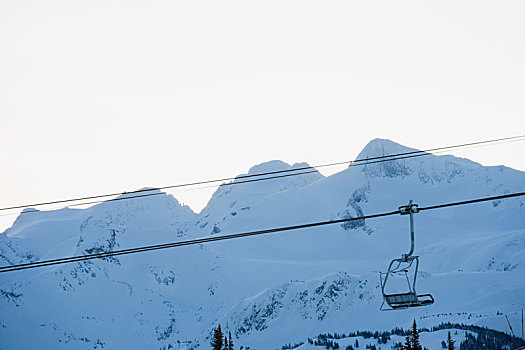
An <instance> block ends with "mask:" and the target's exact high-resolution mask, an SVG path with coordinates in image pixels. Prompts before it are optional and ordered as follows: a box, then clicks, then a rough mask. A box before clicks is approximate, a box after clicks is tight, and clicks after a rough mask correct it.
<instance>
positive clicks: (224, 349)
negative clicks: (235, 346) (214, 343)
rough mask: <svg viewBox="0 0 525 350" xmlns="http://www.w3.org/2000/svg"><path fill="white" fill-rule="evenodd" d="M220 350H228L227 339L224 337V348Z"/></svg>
mask: <svg viewBox="0 0 525 350" xmlns="http://www.w3.org/2000/svg"><path fill="white" fill-rule="evenodd" d="M222 350H228V337H226V336H224V348H222Z"/></svg>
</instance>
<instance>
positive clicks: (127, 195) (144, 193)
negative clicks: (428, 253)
mask: <svg viewBox="0 0 525 350" xmlns="http://www.w3.org/2000/svg"><path fill="white" fill-rule="evenodd" d="M523 140H525V135H519V136H512V137H504V138H499V139H491V140H484V141H477V142H470V143H464V144H458V145H451V146H444V147H436V148H430V149H426V150H421V151H420V150H416V151H410V152H402V153H396V154H390V155H383V156H377V157H370V158H363V159H356V160H353V161H352V160H347V161H342V162H335V163H328V164H321V165H315V166H306V167H300V168H295V169H285V170H276V171H269V172H263V173H256V174H247V175H239V176H237V177H227V178H222V179H213V180H205V181H197V182H189V183H183V184H177V185H169V186H162V187H155V188H146V189H140V190H136V191H131V192H122V193H110V194H101V195H94V196H87V197H78V198H71V199H62V200H56V201H49V202H40V203H33V204H23V205H17V206H11V207H3V208H0V211H5V210H14V209H24V208H33V207H38V206H43V205H51V204H63V203H70V202H78V201H84V200H91V199H100V198H106V197H115V196H119V197H116V198H110V199H102V200H97V201H91V202H83V203H76V204H72V205H69V206H70V207H71V206H81V205H89V204H97V203H102V202H112V201H120V200H128V199H133V198H141V197H149V196H157V195H162V194H163V193H162V192H161V193H159V192H154V193H151V192H152V191H158V190H166V189H173V188H181V187H189V186H197V185H205V184H212V183H217V182H224V181H233V182H229V183H223V184H221V186H233V185H239V184H245V183H251V182H257V181H266V180H273V179H279V178H284V177H290V176H298V175H305V174H310V173H316V172H318V171H317V169H318V168H325V167H332V166H336V165H344V164H349V165H351V166H358V165H369V164H375V163H381V162H389V161H394V160H399V159H408V158H415V157H421V156H428V155H431V154H432V153H430V152H437V153H439V152H443V151H446V150H452V149H456V148H462V147H468V146H478V145H483V144H491V143H496V142H513V141H523ZM303 170H305V171H303ZM283 173H285V174H284V175H275V174H283ZM266 175H274V176H266ZM262 176H265V177H262ZM254 177H255V179H253V178H254ZM247 178H250V179H249V180H242V179H247ZM239 179H240V180H241V181H238V180H239ZM148 192H149V193H148ZM31 212H38V210H30V211H23V212H22V213H20V214H25V213H31ZM7 215H16V213H13V214H7Z"/></svg>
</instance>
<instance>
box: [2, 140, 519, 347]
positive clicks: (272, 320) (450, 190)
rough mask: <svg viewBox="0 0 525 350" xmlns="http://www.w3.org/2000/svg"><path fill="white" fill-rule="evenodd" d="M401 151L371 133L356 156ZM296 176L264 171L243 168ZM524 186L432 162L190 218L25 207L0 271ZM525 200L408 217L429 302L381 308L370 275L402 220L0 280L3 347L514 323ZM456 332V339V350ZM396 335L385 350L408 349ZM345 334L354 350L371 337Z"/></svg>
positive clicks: (224, 205)
mask: <svg viewBox="0 0 525 350" xmlns="http://www.w3.org/2000/svg"><path fill="white" fill-rule="evenodd" d="M410 151H413V149H410V148H406V147H404V146H401V145H399V144H396V143H394V142H391V141H388V140H381V139H376V140H373V141H371V142H370V143H369V144H368V145H367V146H366V147H365V148H364V149H363V151H362V152H361V154H360V155H359V156H358V159H360V158H369V157H377V156H383V155H389V154H395V153H401V152H410ZM304 166H307V165H306V164H305V163H302V164H295V165H288V164H286V163H283V162H281V161H271V162H267V163H264V164H260V165H257V166H255V167H253V168H252V169H250V171H249V172H248V174H256V173H260V172H269V171H276V170H283V169H296V168H301V167H304ZM245 180H246V178H238V179H236V180H235V181H234V183H235V182H243V181H245ZM522 191H525V173H523V172H519V171H516V170H513V169H510V168H507V167H504V166H497V167H484V166H481V165H480V164H477V163H474V162H472V161H469V160H467V159H459V158H455V157H452V156H435V155H428V156H425V157H418V158H408V159H401V160H396V161H391V162H382V163H374V164H367V165H360V166H358V165H353V166H350V167H349V168H347V169H345V170H344V171H341V172H339V173H337V174H334V175H332V176H329V177H324V176H323V175H321V174H320V173H318V172H313V173H309V174H305V175H299V176H292V177H284V178H279V179H272V180H267V181H260V182H249V183H242V184H238V185H228V184H225V185H223V186H221V187H220V188H219V189H218V190H217V191H216V192H215V194H214V195H213V196H212V198H211V199H210V201H209V203H208V205H207V206H206V208H204V209H203V210H202V212H201V213H194V212H193V211H192V210H191V209H190V208H189V207H187V206H182V205H180V204H179V202H178V201H177V200H176V199H175V198H173V197H172V196H171V195H167V194H165V193H160V192H159V194H158V195H155V196H149V197H143V198H134V199H129V200H120V201H111V202H104V203H101V204H97V205H94V206H93V207H91V208H88V209H68V208H66V209H61V210H54V211H35V212H28V210H26V213H23V214H21V215H20V216H19V218H18V219H17V220H16V222H15V223H14V224H13V226H12V227H11V228H9V229H8V230H6V231H5V232H4V233H3V234H0V265H1V266H7V265H12V264H18V263H24V262H29V261H37V260H42V259H53V258H59V257H64V256H72V255H83V254H90V253H97V252H102V251H110V250H117V249H126V248H133V247H138V246H142V245H152V244H159V243H166V242H173V241H178V240H187V239H192V238H197V237H204V236H209V235H224V234H231V233H239V232H247V231H252V230H259V229H265V228H273V227H280V226H290V225H297V224H303V223H310V222H316V221H325V220H332V219H340V218H350V217H357V216H361V215H369V214H374V213H381V212H389V211H393V210H396V209H397V208H398V207H399V206H401V205H406V204H407V203H408V201H409V200H410V199H412V200H414V202H415V203H417V204H418V205H419V206H420V207H423V206H430V205H434V204H440V203H448V202H454V201H460V200H468V199H474V198H480V197H485V196H495V195H500V194H506V193H513V192H522ZM524 204H525V198H524V197H517V198H512V199H507V200H501V201H493V202H485V203H480V204H472V205H465V206H460V207H452V208H444V209H439V210H429V211H424V212H420V213H417V214H415V231H416V250H415V254H417V255H419V256H420V273H419V275H418V285H417V291H418V292H419V293H432V295H433V296H434V298H435V299H436V302H435V304H434V305H432V306H429V307H424V308H417V309H413V310H404V311H391V312H381V311H379V306H380V304H381V301H382V296H381V291H380V284H379V272H380V271H384V270H385V269H386V268H387V266H388V263H389V262H390V260H391V259H393V258H396V257H400V256H401V254H402V253H406V252H407V251H408V250H409V246H410V240H409V239H410V236H409V225H408V216H401V215H399V216H389V217H384V218H377V219H369V220H361V221H352V222H347V223H345V224H336V225H328V226H322V227H316V228H308V229H301V230H296V231H287V232H281V233H274V234H269V235H263V236H256V237H250V238H240V239H234V240H228V241H221V242H215V243H209V244H205V245H195V246H187V247H180V248H171V249H166V250H158V251H154V252H145V253H138V254H132V255H126V256H117V257H111V258H104V259H100V260H90V261H84V262H79V263H70V264H64V265H57V266H51V267H43V268H36V269H30V270H23V271H15V272H7V273H2V274H0V293H1V294H0V349H29V348H53V349H73V348H74V349H103V348H104V349H124V348H125V349H145V348H147V349H163V348H166V349H167V348H175V349H208V348H209V338H210V336H211V332H212V329H213V328H215V327H216V326H217V324H219V323H220V324H221V326H222V328H223V330H225V331H230V332H231V333H232V335H233V337H234V343H235V344H236V348H238V347H239V346H241V345H243V346H244V347H245V348H246V347H247V346H249V347H250V349H259V350H264V349H277V348H278V349H280V348H281V346H283V345H285V344H289V343H291V344H299V343H300V342H303V343H304V344H303V345H301V346H300V347H299V348H298V349H314V348H316V347H314V346H313V345H311V344H308V342H307V339H308V338H314V337H316V336H317V335H318V334H320V333H334V332H339V333H345V332H346V333H347V332H349V331H352V330H390V329H393V328H395V327H403V328H405V329H408V328H409V327H410V326H411V324H412V320H414V319H415V320H416V321H417V323H418V326H419V327H427V328H431V327H432V326H436V325H438V324H440V323H442V322H452V323H465V324H473V325H480V326H487V327H491V328H494V329H498V330H502V331H506V330H507V325H506V321H505V318H504V316H503V314H507V315H508V316H509V318H510V320H511V322H512V323H513V324H515V325H516V327H517V326H518V324H519V323H520V322H521V314H520V313H519V312H520V310H521V308H522V307H523V305H524V304H525V278H524V276H525V205H524ZM446 334H447V331H446V330H440V331H436V332H430V333H422V335H421V341H422V344H423V345H424V346H426V347H428V348H429V349H439V348H441V341H442V340H445V339H446ZM28 335H30V336H28ZM464 335H465V332H464V331H458V334H457V335H454V337H455V339H457V344H458V345H459V342H460V341H461V339H463V338H464ZM395 337H397V336H393V337H392V340H390V341H389V343H387V344H382V345H381V347H382V348H384V349H390V348H391V345H392V344H393V343H394V342H403V341H404V338H403V337H399V339H398V338H395ZM355 339H356V338H348V339H344V340H341V342H340V345H341V346H342V348H344V346H346V345H350V344H353V343H354V342H355ZM357 339H358V341H359V343H361V344H362V346H361V348H364V347H365V344H367V342H370V344H372V343H373V341H375V340H374V339H368V340H365V339H364V338H359V337H357ZM375 344H376V345H377V342H376V343H375ZM343 345H344V346H343Z"/></svg>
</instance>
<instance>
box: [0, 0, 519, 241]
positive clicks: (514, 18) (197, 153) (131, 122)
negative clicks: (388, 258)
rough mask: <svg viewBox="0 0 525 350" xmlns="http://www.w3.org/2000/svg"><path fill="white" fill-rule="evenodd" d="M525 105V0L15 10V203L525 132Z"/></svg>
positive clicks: (10, 149) (3, 39) (9, 130)
mask: <svg viewBox="0 0 525 350" xmlns="http://www.w3.org/2000/svg"><path fill="white" fill-rule="evenodd" d="M523 96H525V2H523V1H439V2H437V1H426V0H418V1H395V2H393V1H383V0H378V1H367V2H363V1H286V0H285V1H264V2H263V1H258V2H254V1H221V2H217V1H191V2H182V1H157V0H148V1H146V0H144V1H138V0H127V1H116V0H104V1H97V0H95V1H75V0H64V1H56V0H46V1H29V0H0V125H1V127H0V179H1V180H2V181H0V194H1V196H0V207H7V206H14V205H20V204H27V203H37V202H41V201H52V200H60V199H67V198H72V197H79V196H89V195H94V194H103V193H113V192H122V191H132V190H136V189H139V188H142V187H145V186H156V187H158V186H166V185H172V184H178V183H186V182H193V181H199V180H207V179H211V178H222V177H230V176H235V175H237V174H241V173H246V172H247V171H248V169H249V168H250V167H251V166H253V165H255V164H259V163H261V162H264V161H268V160H273V159H280V160H283V161H285V162H288V163H297V162H308V163H309V164H312V165H315V164H324V163H330V162H338V161H345V160H351V159H354V158H355V157H356V156H357V155H358V154H359V152H360V151H361V149H362V148H363V147H364V146H365V145H366V144H367V143H368V142H369V141H370V140H372V139H374V138H378V137H379V138H386V139H390V140H392V141H395V142H398V143H401V144H403V145H406V146H409V147H413V148H418V149H428V148H433V147H440V146H446V145H454V144H460V143H466V142H474V141H479V140H485V139H493V138H500V137H508V136H515V135H523V134H525V118H524V116H525V98H523ZM524 150H525V141H521V142H513V143H504V144H500V145H493V146H485V147H476V148H472V149H468V150H463V151H456V152H452V154H454V155H457V156H462V157H468V158H470V159H472V160H474V161H477V162H479V163H481V164H484V165H500V164H503V165H507V166H510V167H512V168H515V169H519V170H523V171H525V157H524V156H523V151H524ZM339 170H341V168H339V169H329V171H326V172H325V174H329V173H330V172H334V171H339ZM213 191H214V188H206V189H195V190H186V191H177V192H175V191H171V193H173V194H174V196H175V197H176V198H177V199H179V201H181V202H183V203H185V204H188V205H189V206H190V207H191V208H193V209H194V210H195V211H199V210H201V209H202V208H203V207H204V206H205V205H206V203H207V201H208V199H209V197H210V196H211V194H212V193H213ZM5 213H6V212H4V214H5ZM9 213H10V214H16V212H9ZM15 218H16V215H7V216H4V217H0V231H3V229H5V228H7V227H9V225H10V224H11V223H12V221H13V220H14V219H15Z"/></svg>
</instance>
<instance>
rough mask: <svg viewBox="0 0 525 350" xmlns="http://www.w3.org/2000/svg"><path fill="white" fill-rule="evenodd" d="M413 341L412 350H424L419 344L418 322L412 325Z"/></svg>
mask: <svg viewBox="0 0 525 350" xmlns="http://www.w3.org/2000/svg"><path fill="white" fill-rule="evenodd" d="M410 338H411V341H412V350H423V348H422V347H421V344H419V332H418V331H417V325H416V320H414V323H413V324H412V334H411V336H410Z"/></svg>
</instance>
